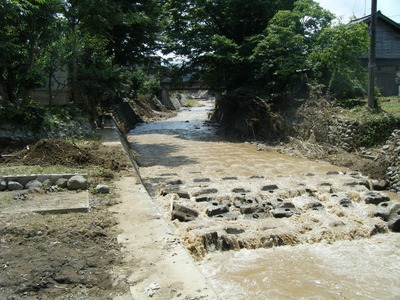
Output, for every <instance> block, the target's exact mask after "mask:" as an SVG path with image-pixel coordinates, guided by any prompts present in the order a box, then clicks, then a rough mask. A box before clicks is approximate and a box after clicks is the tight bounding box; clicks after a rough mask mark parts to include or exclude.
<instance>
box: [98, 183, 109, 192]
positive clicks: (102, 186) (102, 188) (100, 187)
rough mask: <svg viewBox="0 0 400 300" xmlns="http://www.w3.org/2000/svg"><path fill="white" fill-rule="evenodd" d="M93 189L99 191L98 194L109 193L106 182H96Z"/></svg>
mask: <svg viewBox="0 0 400 300" xmlns="http://www.w3.org/2000/svg"><path fill="white" fill-rule="evenodd" d="M95 190H96V193H99V194H108V193H110V187H109V186H108V185H106V184H98V185H97V186H96V187H95Z"/></svg>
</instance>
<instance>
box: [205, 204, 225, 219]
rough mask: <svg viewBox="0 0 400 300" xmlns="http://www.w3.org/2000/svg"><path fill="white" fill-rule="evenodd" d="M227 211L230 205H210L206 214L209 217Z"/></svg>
mask: <svg viewBox="0 0 400 300" xmlns="http://www.w3.org/2000/svg"><path fill="white" fill-rule="evenodd" d="M227 212H229V207H228V206H227V205H217V206H211V207H209V208H208V209H207V211H206V214H207V216H209V217H214V216H217V215H220V214H224V213H227Z"/></svg>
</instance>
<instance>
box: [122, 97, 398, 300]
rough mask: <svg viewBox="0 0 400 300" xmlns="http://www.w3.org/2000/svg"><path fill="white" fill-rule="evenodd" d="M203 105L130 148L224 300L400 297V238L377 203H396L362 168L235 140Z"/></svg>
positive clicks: (148, 130)
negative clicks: (377, 213) (374, 185)
mask: <svg viewBox="0 0 400 300" xmlns="http://www.w3.org/2000/svg"><path fill="white" fill-rule="evenodd" d="M201 103H202V104H204V106H202V107H196V108H190V109H182V110H181V111H180V112H179V113H178V115H177V116H176V117H174V118H171V119H168V120H163V121H158V122H154V123H149V124H143V125H139V126H137V127H136V128H135V129H134V130H132V131H131V132H130V133H129V134H128V141H129V143H130V146H131V147H132V149H133V150H135V152H137V154H138V157H137V161H138V164H139V171H140V174H141V176H142V178H143V181H144V184H145V186H146V188H147V190H148V191H149V193H150V195H151V196H152V198H153V199H154V201H155V203H156V204H157V205H158V207H159V209H160V211H161V212H162V213H163V215H164V216H165V218H167V219H169V220H171V223H172V224H173V226H174V228H175V229H176V231H177V233H178V234H179V235H180V237H181V241H182V243H183V244H184V245H185V246H186V247H187V249H188V250H189V252H190V253H191V254H192V255H193V257H194V258H195V259H197V260H198V262H197V263H198V265H199V267H200V268H201V270H202V271H203V273H204V274H205V276H206V277H207V278H209V280H210V281H211V283H212V284H213V286H214V288H215V290H216V292H217V293H218V294H219V295H220V297H221V299H399V298H400V276H399V272H400V234H399V233H392V232H390V230H389V229H388V224H387V223H386V222H385V221H383V220H382V219H380V218H378V217H374V214H375V211H376V209H377V205H375V204H376V203H375V204H368V203H369V202H371V203H372V202H379V201H380V200H379V199H380V197H381V198H382V197H383V198H385V193H377V192H371V191H369V190H368V188H367V186H368V178H366V177H364V176H363V175H362V174H358V173H355V172H352V171H351V170H346V169H344V168H339V167H336V166H333V165H330V164H328V163H324V162H316V161H309V160H306V159H300V158H295V157H290V156H285V155H282V154H280V153H278V151H277V150H276V149H275V148H273V147H267V146H264V145H261V146H260V145H256V144H254V143H242V142H235V141H229V140H226V139H224V138H223V137H222V135H219V129H218V127H217V126H216V125H215V124H213V123H211V122H209V121H208V120H207V117H208V115H209V114H210V112H211V111H212V109H213V102H212V101H201ZM386 195H387V194H386ZM371 197H372V198H371ZM390 198H391V200H392V201H400V197H399V195H393V194H392V195H390ZM371 199H372V200H371ZM385 201H387V200H385ZM227 250H230V251H227Z"/></svg>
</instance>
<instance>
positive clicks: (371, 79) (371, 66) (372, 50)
mask: <svg viewBox="0 0 400 300" xmlns="http://www.w3.org/2000/svg"><path fill="white" fill-rule="evenodd" d="M376 8H377V0H371V27H370V44H369V62H368V108H369V109H370V110H374V109H376V108H377V107H376V100H375V69H376V21H377V19H376Z"/></svg>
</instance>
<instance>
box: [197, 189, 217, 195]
mask: <svg viewBox="0 0 400 300" xmlns="http://www.w3.org/2000/svg"><path fill="white" fill-rule="evenodd" d="M216 193H218V190H217V189H216V188H207V189H203V190H201V191H200V192H199V194H200V195H204V194H216Z"/></svg>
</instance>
